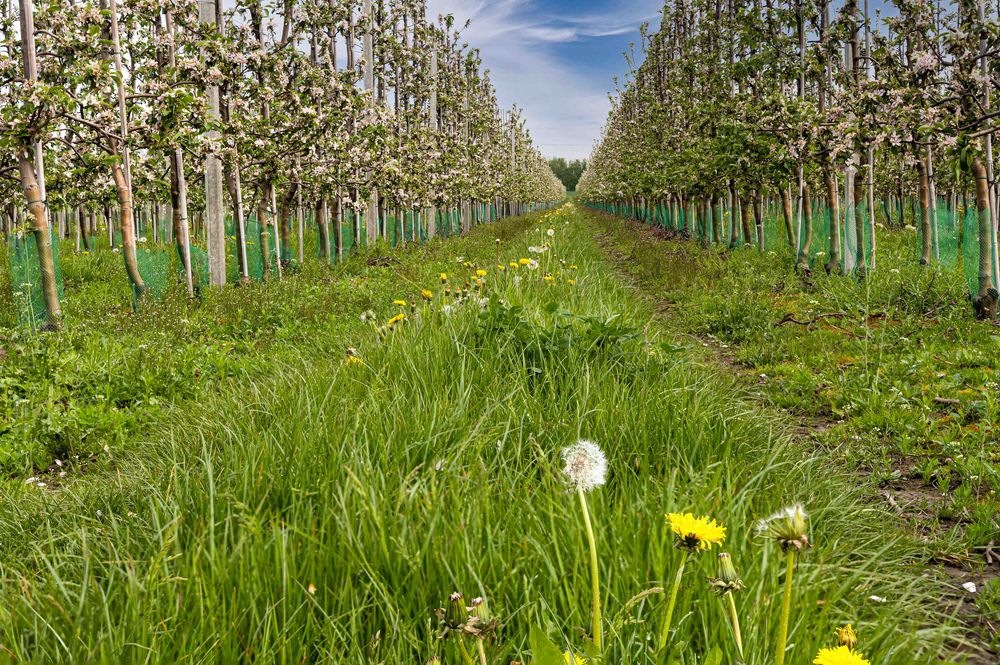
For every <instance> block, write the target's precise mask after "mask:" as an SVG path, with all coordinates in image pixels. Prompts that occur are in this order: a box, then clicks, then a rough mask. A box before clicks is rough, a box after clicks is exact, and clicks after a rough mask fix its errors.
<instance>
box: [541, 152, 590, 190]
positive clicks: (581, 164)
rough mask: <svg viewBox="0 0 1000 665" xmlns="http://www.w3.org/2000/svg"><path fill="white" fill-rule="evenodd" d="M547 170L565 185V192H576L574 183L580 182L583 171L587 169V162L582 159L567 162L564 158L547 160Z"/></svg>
mask: <svg viewBox="0 0 1000 665" xmlns="http://www.w3.org/2000/svg"><path fill="white" fill-rule="evenodd" d="M549 168H551V169H552V172H553V173H555V174H556V177H557V178H559V179H560V180H562V184H564V185H566V191H569V192H572V191H575V190H576V183H578V182H579V181H580V176H581V175H583V171H584V169H586V168H587V161H586V160H584V159H574V160H567V159H566V158H565V157H555V158H553V159H550V160H549Z"/></svg>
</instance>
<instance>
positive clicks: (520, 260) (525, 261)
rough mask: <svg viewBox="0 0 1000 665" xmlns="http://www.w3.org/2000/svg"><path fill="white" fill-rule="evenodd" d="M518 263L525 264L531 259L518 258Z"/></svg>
mask: <svg viewBox="0 0 1000 665" xmlns="http://www.w3.org/2000/svg"><path fill="white" fill-rule="evenodd" d="M518 263H520V264H521V265H522V266H526V265H528V264H529V263H531V259H519V260H518Z"/></svg>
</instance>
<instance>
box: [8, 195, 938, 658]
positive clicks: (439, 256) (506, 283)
mask: <svg viewBox="0 0 1000 665" xmlns="http://www.w3.org/2000/svg"><path fill="white" fill-rule="evenodd" d="M568 221H569V222H570V224H569V225H568V226H567V225H565V224H561V225H556V227H555V228H556V235H555V236H554V239H553V240H552V244H553V246H554V248H555V250H554V251H556V252H557V253H556V255H555V256H548V257H545V258H543V259H542V260H541V261H540V263H541V265H540V267H539V269H538V270H530V269H528V268H517V269H514V268H508V269H507V270H505V271H504V272H503V273H500V272H499V271H498V270H497V269H496V267H495V264H496V263H497V261H496V252H497V249H496V246H495V238H496V237H500V238H501V239H502V242H501V250H500V251H501V254H502V256H503V258H504V259H505V260H510V261H514V262H517V259H518V258H521V257H527V256H530V253H529V252H528V250H527V248H528V247H529V246H537V245H539V244H541V243H544V242H546V241H545V237H546V236H545V234H544V231H543V229H544V228H545V227H546V226H547V225H537V224H532V225H530V226H529V225H527V224H526V223H524V222H523V221H518V220H514V221H511V222H505V223H502V224H500V225H498V226H496V227H483V228H478V229H476V230H474V232H473V233H472V234H470V236H469V237H467V238H463V239H457V240H452V241H449V242H448V244H447V245H444V246H439V247H438V249H436V250H433V249H432V250H429V251H428V252H426V253H424V252H423V251H422V250H420V251H414V252H412V253H410V254H405V255H401V256H400V261H401V264H400V265H398V266H394V267H393V268H382V269H377V270H374V271H371V273H370V274H368V275H367V278H368V279H371V280H372V281H375V282H377V283H378V285H379V286H378V287H377V288H373V289H372V292H371V302H370V303H367V302H363V301H358V300H356V299H355V300H352V301H350V302H349V303H345V302H336V303H335V304H334V305H333V307H335V310H334V311H333V312H331V318H332V319H333V320H337V319H340V320H343V321H350V322H351V323H350V324H343V325H334V324H333V323H330V324H329V327H315V328H311V329H310V337H309V338H308V339H303V338H302V337H301V335H299V334H296V332H295V331H294V330H288V331H287V332H282V333H281V334H282V335H286V334H287V335H288V336H289V337H288V341H287V342H285V343H281V344H271V345H265V346H262V349H265V350H266V354H267V355H266V357H265V358H264V359H263V360H266V361H267V362H266V363H263V364H255V365H254V366H253V367H254V369H253V371H252V372H251V371H250V370H248V369H246V368H236V370H235V371H234V372H233V373H232V374H231V375H230V376H228V377H227V378H225V379H223V380H220V381H219V382H217V383H215V384H214V385H213V386H212V389H211V390H205V391H204V392H202V393H200V394H199V396H198V399H197V400H196V401H194V402H185V403H184V405H183V408H178V409H169V410H168V411H167V413H166V414H165V416H164V417H163V418H160V419H158V420H157V421H156V426H155V429H153V430H151V431H147V432H145V433H143V434H142V435H137V436H134V437H130V438H129V440H128V441H126V442H123V443H122V445H121V446H120V447H119V448H117V449H113V450H112V452H111V455H110V456H106V457H110V459H104V458H102V461H101V462H100V463H99V465H97V467H96V468H95V469H93V470H92V471H91V473H90V474H89V475H87V476H85V477H83V478H81V479H79V480H77V481H75V482H71V483H69V484H67V485H65V486H63V487H61V488H58V489H55V490H39V489H37V488H35V487H29V486H25V485H23V483H16V484H15V483H11V484H8V485H7V486H6V487H5V490H8V498H7V500H5V501H4V502H3V503H2V504H0V584H2V586H0V643H2V644H3V645H4V649H5V650H9V652H12V653H14V654H16V655H17V658H18V661H19V662H20V661H32V660H34V661H37V662H95V661H96V662H163V663H167V662H219V663H232V662H241V661H243V662H247V661H253V662H261V663H264V662H285V663H300V662H345V663H377V662H387V663H423V662H426V661H427V660H428V659H429V658H430V657H432V656H434V655H439V656H441V657H442V659H443V660H444V661H445V662H459V661H458V660H457V659H458V657H459V656H458V654H457V653H456V652H454V651H453V649H454V643H453V642H452V641H447V642H446V641H442V640H440V639H439V637H438V636H439V630H440V629H439V625H438V620H437V617H436V616H435V613H434V610H435V609H436V608H438V607H446V604H447V602H448V595H449V594H450V593H451V592H453V591H460V592H462V593H463V594H464V595H465V597H466V598H472V597H475V596H483V597H485V598H486V599H487V602H488V603H489V607H490V611H491V612H492V614H493V615H494V616H496V617H498V618H499V620H500V621H501V623H502V624H503V626H502V628H501V630H500V632H499V637H498V639H496V640H494V641H490V642H488V643H486V644H485V645H484V647H485V651H486V653H487V656H488V659H489V662H491V663H506V662H509V661H510V660H515V659H519V660H523V661H526V662H527V661H528V660H529V654H528V653H527V649H528V636H529V632H530V628H531V627H532V626H539V627H541V629H542V630H544V631H545V632H546V633H547V634H548V636H549V638H550V639H551V640H552V641H553V642H554V643H555V644H557V645H560V646H561V647H562V648H564V649H572V651H573V652H574V653H579V652H580V651H581V650H582V649H583V648H584V646H585V645H584V639H583V637H582V635H583V634H584V633H586V634H590V632H589V627H590V620H591V610H592V602H591V601H592V599H591V593H590V592H591V566H590V556H589V548H588V543H587V536H586V529H585V526H584V523H583V521H582V520H581V518H580V504H579V501H578V498H577V497H576V495H575V492H574V491H573V490H572V489H571V487H570V485H569V484H568V483H567V479H566V476H565V474H564V473H563V469H562V467H563V460H562V459H561V458H560V454H559V453H560V450H561V449H562V448H564V447H565V446H567V445H570V444H572V443H574V442H576V441H577V440H578V439H580V438H587V439H590V440H593V441H595V442H597V443H598V444H599V445H600V446H601V448H602V449H603V450H604V452H605V454H606V455H607V458H608V475H607V482H606V484H605V485H604V486H603V487H599V488H595V489H593V491H591V492H590V493H588V495H587V505H588V507H589V516H590V519H591V520H592V522H593V525H594V529H595V530H596V532H597V533H598V534H599V535H598V537H597V538H596V544H597V552H598V563H599V569H600V571H601V577H600V580H601V593H602V596H603V597H602V601H603V602H602V603H601V606H602V608H603V615H604V642H605V644H604V651H605V654H606V656H605V662H607V663H653V662H659V661H658V656H657V654H656V647H657V644H656V641H657V639H656V636H657V633H658V631H659V629H660V622H659V620H660V618H661V614H662V612H663V610H664V604H665V599H664V595H663V594H662V593H659V592H653V593H650V594H649V595H647V596H645V597H642V598H640V599H639V600H637V601H636V602H634V603H633V604H631V605H628V601H629V599H632V598H634V597H636V596H637V595H638V594H641V593H642V592H644V591H647V590H649V589H652V588H661V587H663V586H665V581H667V580H670V579H671V578H672V576H673V573H674V572H675V571H676V568H677V565H678V563H679V561H680V557H681V555H682V552H681V551H680V550H678V549H677V548H675V547H674V546H673V542H674V540H675V535H674V534H673V533H671V531H670V528H669V526H668V525H667V523H666V521H665V519H664V515H665V514H666V513H672V512H693V513H695V514H699V515H700V514H710V515H712V516H713V517H715V518H717V519H718V520H719V521H720V522H721V523H723V524H725V525H726V527H727V534H726V539H725V542H724V545H723V548H724V549H725V551H727V552H729V553H730V554H731V555H732V559H733V562H734V563H735V565H736V566H737V568H738V570H739V571H740V575H741V577H742V579H743V581H744V583H745V584H746V588H745V589H744V590H742V591H740V592H739V593H738V594H737V595H736V598H735V600H736V606H737V611H738V613H739V615H740V617H741V620H742V622H743V624H742V627H743V642H744V647H745V651H746V661H747V662H748V663H769V662H772V659H773V648H774V644H775V634H776V632H777V624H778V619H779V610H780V605H781V593H782V581H783V580H782V570H783V561H782V555H781V552H780V550H779V549H778V548H777V547H775V546H774V545H773V544H768V543H765V542H763V541H760V540H757V539H755V538H753V536H752V527H753V525H754V523H755V522H756V520H758V519H760V518H762V517H766V516H767V515H768V514H770V513H772V512H773V511H774V510H776V509H778V508H781V507H782V506H783V505H786V504H788V503H791V502H795V501H801V502H803V503H804V504H805V505H806V506H807V507H808V510H809V512H810V515H811V528H812V530H811V534H810V538H811V541H812V542H813V544H814V547H813V548H812V549H810V550H809V551H808V552H807V553H805V554H804V555H803V556H802V557H801V558H800V559H799V564H798V569H797V571H796V573H795V585H794V588H793V596H792V605H791V607H792V609H791V620H790V625H789V638H788V646H789V650H790V651H789V656H788V662H790V663H801V662H806V661H807V659H811V657H812V656H813V655H814V654H815V653H816V652H817V651H818V649H819V648H820V647H822V646H831V645H833V644H835V636H834V629H835V628H836V627H838V626H840V625H841V624H843V623H846V622H851V623H853V624H854V625H855V626H856V627H857V629H858V632H859V634H860V636H861V641H862V642H861V644H862V647H863V650H864V652H865V654H866V655H867V656H868V657H869V658H871V659H872V662H873V663H882V664H890V663H892V664H897V663H898V664H899V665H903V664H908V663H913V662H934V661H935V659H936V657H937V656H939V655H941V654H943V653H947V652H948V650H949V648H951V647H949V646H948V645H947V644H946V642H945V640H946V638H947V637H948V636H954V635H955V629H954V622H953V621H952V620H950V619H948V618H947V617H945V616H943V615H941V614H940V613H939V611H938V609H937V608H938V605H937V604H936V602H935V599H936V597H937V596H938V595H939V593H940V588H939V586H938V585H937V584H936V583H935V582H934V581H932V580H931V579H929V578H927V577H923V576H921V575H920V574H919V571H918V570H917V569H916V568H915V567H913V566H912V565H911V564H913V563H914V562H915V561H916V560H917V559H919V557H920V555H921V552H920V549H919V548H918V547H917V546H916V545H915V544H914V543H912V542H911V541H909V540H907V539H906V538H904V537H902V536H901V535H900V534H899V533H898V532H897V531H896V530H894V529H892V528H887V527H886V516H885V515H884V514H882V513H881V512H880V511H879V510H876V509H874V508H872V506H871V505H870V504H869V503H867V502H866V495H865V490H864V488H863V487H859V486H858V485H857V483H856V482H855V480H853V479H851V478H850V477H848V476H847V475H846V474H845V473H844V472H842V471H840V470H838V468H837V467H835V466H833V465H832V464H831V463H829V462H828V461H827V460H824V459H823V457H822V454H821V453H818V452H817V451H815V450H814V449H811V448H806V447H804V446H803V445H801V444H799V443H795V442H792V441H790V440H789V439H788V437H787V436H785V435H784V434H783V433H782V429H781V425H780V421H779V420H778V419H777V418H775V417H773V416H771V415H769V414H768V413H767V412H761V410H760V409H759V408H756V407H753V406H751V405H750V403H749V402H747V401H746V400H744V399H743V397H744V396H743V395H742V394H741V392H740V389H739V388H737V387H736V386H735V385H734V383H733V381H732V380H731V379H730V378H728V377H726V376H724V375H722V374H721V373H719V372H717V371H714V370H711V369H707V368H705V367H704V366H702V365H700V364H696V363H693V362H691V361H690V359H689V358H688V357H687V355H686V354H685V353H683V352H678V351H677V350H676V348H675V347H673V346H672V345H670V344H660V342H661V341H665V340H661V339H660V337H659V334H658V325H659V324H658V323H656V322H655V321H653V320H652V308H651V306H650V305H648V304H646V303H644V302H642V301H639V300H637V299H636V298H635V297H634V296H633V295H632V293H631V292H630V291H629V290H627V288H626V287H625V286H624V285H623V283H622V282H621V280H620V278H618V277H617V276H616V274H615V270H614V269H613V267H611V266H610V265H609V264H608V263H607V262H606V261H605V260H604V259H603V257H602V253H601V251H600V250H599V248H598V247H597V245H596V244H595V242H594V240H593V238H592V235H591V233H590V227H589V226H588V225H586V224H584V223H583V222H582V221H581V219H580V218H579V216H578V215H577V214H572V215H569V216H568ZM456 256H462V257H463V259H464V262H468V263H471V264H472V266H473V267H472V268H469V267H467V266H463V265H460V264H459V263H458V262H456V261H455V257H456ZM560 259H562V260H564V261H565V264H563V263H560V262H559V260H560ZM572 266H576V267H575V268H573V267H572ZM476 268H482V269H485V270H487V273H488V274H487V276H486V278H485V285H484V287H483V288H482V290H481V291H477V288H476V287H471V290H472V291H473V292H474V293H475V294H476V295H475V297H476V298H479V297H483V298H489V299H490V303H489V304H488V305H485V307H481V306H480V305H479V304H478V303H477V302H475V301H474V300H473V299H472V298H469V299H467V301H466V302H465V304H463V305H461V306H459V307H457V308H454V309H453V311H452V312H451V313H450V314H445V313H444V312H443V311H442V306H441V302H440V298H441V295H440V289H441V288H442V287H441V285H440V284H439V279H438V276H439V274H440V273H441V272H448V273H449V283H450V284H452V285H457V284H458V282H459V281H462V282H464V279H465V278H466V277H469V276H471V275H474V274H475V269H476ZM546 271H548V272H550V273H551V274H552V276H553V278H554V279H553V280H552V281H551V282H547V281H545V280H544V273H545V272H546ZM557 273H558V278H556V274H557ZM337 279H343V280H351V279H356V275H355V276H351V275H346V274H345V275H343V276H342V277H339V278H337ZM569 280H572V281H573V282H574V283H573V284H569V283H568V281H569ZM288 288H291V287H288ZM299 288H301V289H303V290H305V289H307V288H310V287H307V286H306V285H301V286H300V287H299ZM422 288H429V289H433V290H434V292H435V304H434V307H433V309H432V306H431V305H429V304H423V303H421V304H420V305H418V306H417V308H416V312H413V313H411V314H410V315H409V316H408V317H407V320H406V322H405V323H401V324H399V325H396V326H394V327H393V329H392V330H391V331H387V332H386V334H385V336H384V339H383V338H381V337H380V335H379V334H377V332H376V330H374V329H373V326H372V325H369V324H368V323H362V322H361V321H360V318H359V316H360V314H361V313H362V312H363V311H364V310H365V309H367V308H368V307H376V308H378V318H377V325H376V326H374V327H378V326H381V325H383V324H384V323H385V322H386V321H387V320H388V319H389V317H390V316H391V315H392V314H393V313H394V312H396V309H395V308H394V307H393V306H392V305H391V302H392V300H394V299H396V298H405V299H407V300H408V301H414V300H418V299H419V298H420V290H421V289H422ZM325 293H326V292H325V291H323V290H317V291H316V292H315V293H314V295H301V296H300V297H301V306H302V307H306V306H308V305H309V303H311V302H312V300H311V299H312V298H317V299H319V298H322V297H324V295H325ZM320 302H322V301H320ZM320 302H316V303H314V306H316V307H319V306H320ZM279 330H282V331H284V330H285V328H284V327H281V328H279ZM348 347H350V348H354V349H356V354H357V357H358V358H360V359H361V362H345V359H346V357H347V356H346V349H347V348H348ZM263 367H266V371H264V369H263ZM715 573H716V565H715V558H714V556H703V557H692V558H691V559H690V560H689V562H688V564H687V571H686V572H685V575H684V581H683V586H682V589H681V592H680V593H679V594H678V600H677V605H676V609H675V612H674V615H673V620H672V624H673V630H674V637H673V641H672V649H673V651H672V653H673V656H674V657H675V659H676V662H683V663H695V662H699V661H700V659H701V658H703V657H704V656H705V654H707V653H708V652H709V651H710V650H711V649H712V648H713V647H718V648H720V649H722V651H723V652H724V653H725V654H726V659H727V660H726V662H732V656H733V653H734V649H735V646H734V643H733V640H732V638H731V637H730V634H729V632H728V631H729V628H728V626H729V625H730V623H729V622H730V614H729V608H728V607H727V606H726V605H724V604H722V603H721V602H720V601H719V599H718V598H716V596H715V595H713V594H711V593H710V592H709V585H708V583H707V582H706V581H705V578H706V577H709V576H714V575H715ZM871 596H877V597H879V598H882V599H884V602H875V601H872V600H870V597H871ZM626 606H627V607H628V608H629V610H628V612H627V614H624V613H623V608H625V607H626ZM0 651H3V649H0Z"/></svg>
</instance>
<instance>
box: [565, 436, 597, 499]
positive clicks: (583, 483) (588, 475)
mask: <svg viewBox="0 0 1000 665" xmlns="http://www.w3.org/2000/svg"><path fill="white" fill-rule="evenodd" d="M562 458H563V461H564V462H566V467H565V468H564V469H563V471H564V472H565V473H566V475H567V476H569V481H570V483H571V484H572V485H573V486H574V487H575V488H576V489H578V490H580V491H581V492H589V491H590V490H592V489H595V488H597V487H600V486H601V485H603V484H604V480H605V476H606V475H607V473H608V460H607V458H606V457H605V456H604V451H602V450H601V448H600V446H598V445H597V444H596V443H594V442H593V441H587V440H585V439H581V440H580V441H577V442H576V443H574V444H573V445H572V446H568V447H566V448H563V451H562Z"/></svg>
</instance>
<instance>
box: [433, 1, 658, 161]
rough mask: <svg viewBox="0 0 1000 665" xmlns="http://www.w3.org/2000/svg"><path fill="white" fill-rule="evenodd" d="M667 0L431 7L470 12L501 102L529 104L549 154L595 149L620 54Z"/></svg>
mask: <svg viewBox="0 0 1000 665" xmlns="http://www.w3.org/2000/svg"><path fill="white" fill-rule="evenodd" d="M662 6H663V2H662V0H428V14H429V15H431V16H433V15H435V14H438V13H442V14H454V15H455V18H456V24H461V23H464V21H465V19H472V25H471V26H470V27H469V28H468V29H467V30H466V31H465V33H464V36H465V38H466V40H467V41H468V42H469V45H470V46H474V47H476V48H479V50H480V51H481V52H482V55H483V60H484V61H485V63H486V67H487V68H488V69H489V70H490V72H491V76H492V77H493V83H494V85H495V86H496V88H497V95H498V96H499V98H500V102H501V104H503V105H504V106H510V105H511V104H514V103H517V105H518V106H519V107H521V108H522V109H524V114H525V117H526V118H527V121H528V127H529V129H530V130H531V134H532V137H533V138H534V140H535V144H536V145H538V147H539V148H540V149H541V151H542V152H543V153H544V154H545V155H546V156H550V157H555V156H559V157H579V158H583V157H586V156H587V155H588V154H590V148H591V145H592V143H593V142H594V140H595V139H597V137H598V136H599V135H600V131H601V126H602V125H603V124H604V120H605V118H606V116H607V112H608V109H609V107H610V103H609V102H608V92H609V91H611V90H612V88H613V87H614V78H615V77H616V76H617V77H621V76H623V75H624V74H625V72H626V71H627V66H626V64H625V59H624V57H623V55H622V53H623V52H624V51H626V50H627V49H628V47H629V43H630V42H634V41H637V40H638V37H639V25H640V24H641V23H642V22H643V21H645V20H649V21H650V22H652V23H654V24H658V22H659V14H658V12H659V10H660V8H661V7H662Z"/></svg>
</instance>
